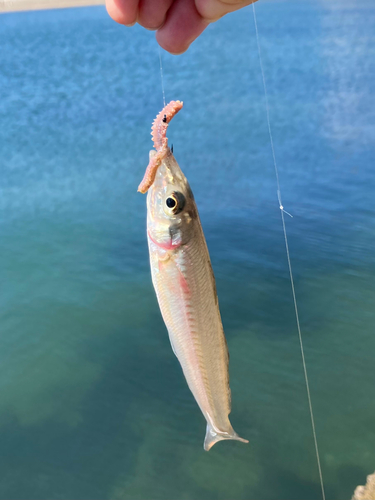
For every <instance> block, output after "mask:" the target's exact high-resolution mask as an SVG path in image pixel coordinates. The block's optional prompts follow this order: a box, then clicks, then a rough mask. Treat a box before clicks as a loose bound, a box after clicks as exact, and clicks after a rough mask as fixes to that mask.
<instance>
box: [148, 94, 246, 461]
mask: <svg viewBox="0 0 375 500" xmlns="http://www.w3.org/2000/svg"><path fill="white" fill-rule="evenodd" d="M182 107H183V103H182V102H181V101H171V102H170V103H169V104H167V105H166V106H165V107H164V109H163V110H162V111H161V112H160V113H159V114H158V115H157V117H156V119H155V120H154V122H153V125H152V131H151V135H152V139H153V142H154V147H155V150H152V151H150V155H149V164H148V167H147V169H146V172H145V175H144V177H143V180H142V182H141V183H140V185H139V187H138V191H139V192H141V193H146V192H147V239H148V248H149V254H150V266H151V276H152V283H153V285H154V288H155V292H156V296H157V300H158V303H159V307H160V311H161V314H162V317H163V320H164V322H165V325H166V327H167V330H168V334H169V339H170V342H171V346H172V349H173V352H174V353H175V355H176V357H177V359H178V361H179V362H180V365H181V367H182V371H183V373H184V376H185V378H186V381H187V384H188V386H189V388H190V391H191V392H192V393H193V396H194V398H195V400H196V402H197V403H198V406H199V408H200V410H201V412H202V413H203V416H204V417H205V419H206V422H207V427H206V436H205V440H204V449H205V450H206V451H208V450H210V448H212V446H213V445H214V444H215V443H217V442H219V441H222V440H228V439H232V440H236V441H241V442H243V443H248V441H247V440H246V439H243V438H241V437H240V436H239V435H238V434H237V433H236V432H235V431H234V429H233V427H232V425H231V423H230V421H229V417H228V415H229V413H230V411H231V392H230V387H229V373H228V363H229V354H228V347H227V342H226V339H225V335H224V330H223V325H222V321H221V316H220V310H219V302H218V296H217V292H216V284H215V277H214V274H213V270H212V266H211V261H210V256H209V253H208V248H207V244H206V240H205V237H204V234H203V230H202V225H201V222H200V218H199V214H198V209H197V206H196V203H195V200H194V196H193V193H192V190H191V188H190V186H189V183H188V181H187V179H186V177H185V175H184V174H183V173H182V170H181V169H180V167H179V165H178V163H177V161H176V159H175V157H174V155H173V153H172V151H171V149H170V148H169V147H168V139H167V136H166V133H167V128H168V125H169V123H170V121H171V119H172V118H173V117H174V116H175V115H176V114H177V113H178V112H179V111H180V110H181V109H182Z"/></svg>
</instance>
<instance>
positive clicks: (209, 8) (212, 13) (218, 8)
mask: <svg viewBox="0 0 375 500" xmlns="http://www.w3.org/2000/svg"><path fill="white" fill-rule="evenodd" d="M254 2H256V0H195V6H196V8H197V11H198V12H199V14H200V15H201V16H202V17H203V19H205V20H206V21H209V22H214V21H217V20H218V19H220V18H221V17H223V16H225V14H228V13H229V12H234V11H235V10H239V9H242V7H246V5H250V4H251V3H254Z"/></svg>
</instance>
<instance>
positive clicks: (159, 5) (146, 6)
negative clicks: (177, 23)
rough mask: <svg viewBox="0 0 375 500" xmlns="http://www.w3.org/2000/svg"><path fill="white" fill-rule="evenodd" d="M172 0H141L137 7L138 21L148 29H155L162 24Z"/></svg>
mask: <svg viewBox="0 0 375 500" xmlns="http://www.w3.org/2000/svg"><path fill="white" fill-rule="evenodd" d="M172 3H173V0H141V1H140V4H139V8H138V19H137V21H138V23H139V24H140V25H141V26H143V27H144V28H147V29H149V30H157V29H158V28H160V26H162V25H163V24H164V21H165V19H166V16H167V12H168V9H169V8H170V6H171V5H172Z"/></svg>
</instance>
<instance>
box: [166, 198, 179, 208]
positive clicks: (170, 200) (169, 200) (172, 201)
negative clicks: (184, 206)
mask: <svg viewBox="0 0 375 500" xmlns="http://www.w3.org/2000/svg"><path fill="white" fill-rule="evenodd" d="M165 203H166V204H167V207H168V208H174V207H175V206H176V205H177V202H176V200H175V199H174V198H172V196H170V197H169V198H167V199H166V201H165Z"/></svg>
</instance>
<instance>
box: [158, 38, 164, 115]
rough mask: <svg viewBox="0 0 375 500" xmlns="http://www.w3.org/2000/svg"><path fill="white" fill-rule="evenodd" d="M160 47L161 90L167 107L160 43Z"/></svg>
mask: <svg viewBox="0 0 375 500" xmlns="http://www.w3.org/2000/svg"><path fill="white" fill-rule="evenodd" d="M158 47H159V62H160V79H161V90H162V92H163V102H164V107H165V92H164V79H163V64H162V62H161V49H160V45H158Z"/></svg>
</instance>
